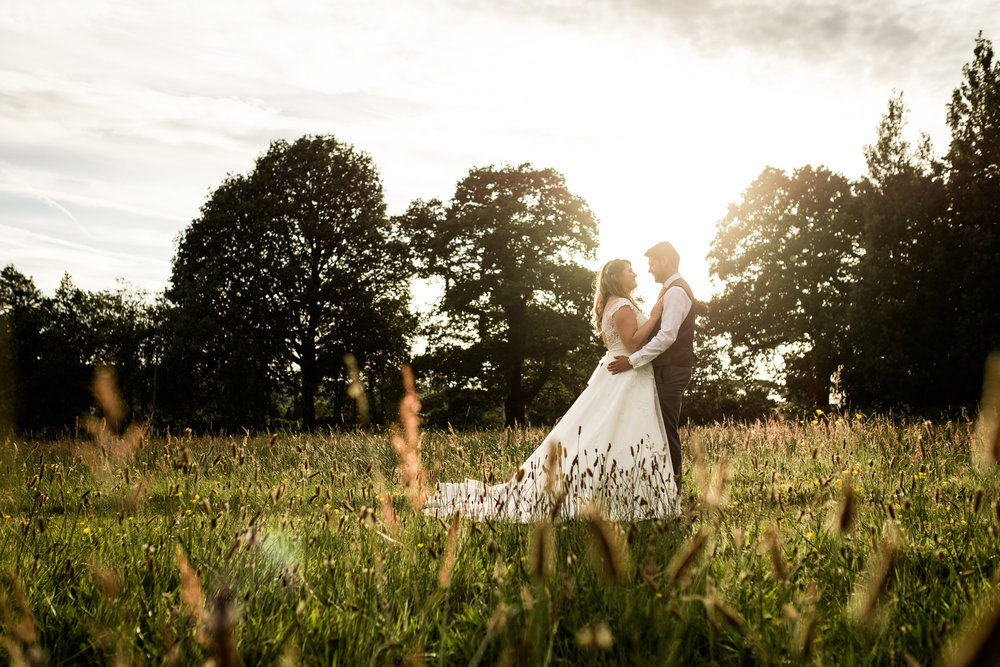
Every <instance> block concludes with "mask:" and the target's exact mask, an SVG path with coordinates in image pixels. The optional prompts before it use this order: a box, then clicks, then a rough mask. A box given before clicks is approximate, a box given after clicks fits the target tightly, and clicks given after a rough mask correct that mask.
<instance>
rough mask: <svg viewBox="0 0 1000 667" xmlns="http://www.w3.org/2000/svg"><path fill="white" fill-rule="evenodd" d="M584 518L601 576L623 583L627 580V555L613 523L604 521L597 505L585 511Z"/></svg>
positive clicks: (592, 505) (590, 506)
mask: <svg viewBox="0 0 1000 667" xmlns="http://www.w3.org/2000/svg"><path fill="white" fill-rule="evenodd" d="M584 516H585V517H586V519H587V528H588V530H589V533H590V538H591V540H590V541H591V547H592V551H593V554H594V558H595V560H597V561H598V563H599V564H600V572H601V574H602V575H603V576H604V578H605V579H608V580H609V581H622V580H623V579H624V578H625V563H626V554H625V545H624V544H623V540H622V538H621V536H620V535H618V533H617V532H616V531H615V530H614V528H613V527H612V523H611V522H610V521H607V520H605V519H604V517H603V516H602V515H601V511H600V509H599V508H598V507H597V506H596V505H594V504H591V505H589V506H588V507H587V508H586V509H585V510H584Z"/></svg>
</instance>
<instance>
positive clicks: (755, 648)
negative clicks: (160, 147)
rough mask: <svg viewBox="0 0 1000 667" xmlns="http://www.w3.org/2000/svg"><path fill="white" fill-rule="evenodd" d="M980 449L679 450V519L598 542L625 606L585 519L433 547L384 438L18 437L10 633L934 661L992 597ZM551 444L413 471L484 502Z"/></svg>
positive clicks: (902, 432)
mask: <svg viewBox="0 0 1000 667" xmlns="http://www.w3.org/2000/svg"><path fill="white" fill-rule="evenodd" d="M970 428H971V427H970V425H969V424H966V423H939V424H930V423H923V422H906V421H903V422H897V421H891V420H888V419H882V418H871V417H858V416H827V415H816V417H815V419H812V420H807V421H805V422H792V421H773V420H772V421H767V422H758V423H756V424H752V425H749V426H732V425H722V426H713V427H710V428H689V429H686V430H685V431H684V432H683V434H682V436H683V438H684V442H685V445H686V450H687V453H688V456H689V457H690V458H689V462H690V467H689V470H690V471H691V472H690V474H689V475H688V476H687V477H686V480H685V488H684V515H683V516H682V517H681V518H679V519H675V520H670V521H647V522H639V523H634V524H631V523H627V522H626V523H622V524H621V525H618V524H614V525H612V526H611V528H612V530H611V531H610V532H609V535H611V539H612V546H613V547H615V548H617V549H619V550H620V555H622V556H624V558H623V560H622V563H623V572H622V575H621V577H620V579H619V580H618V581H617V582H615V581H610V580H608V579H606V578H605V577H604V575H603V566H602V564H601V562H600V560H599V558H598V557H597V556H596V554H595V552H594V551H593V550H592V540H593V539H594V534H593V533H592V532H591V531H590V530H589V529H588V525H587V524H586V522H585V521H582V520H571V521H565V522H560V523H556V524H554V525H553V526H551V527H548V526H545V525H542V526H521V525H509V524H473V523H470V522H467V521H464V520H462V521H460V522H459V523H458V525H457V529H456V530H455V531H454V532H453V533H452V535H453V536H452V538H451V539H449V532H450V529H451V522H450V521H444V520H442V521H439V520H437V519H434V518H431V517H426V516H423V515H421V514H418V513H414V512H413V511H412V509H411V507H410V505H409V503H408V501H407V500H406V498H405V494H404V493H403V488H402V486H401V484H400V482H399V476H398V473H397V463H398V462H397V460H396V458H395V454H394V453H393V451H392V448H391V446H390V444H389V436H388V434H386V433H369V434H362V433H354V434H329V435H326V434H318V433H313V434H296V435H291V434H279V435H278V436H277V438H275V439H271V438H266V437H259V438H248V439H244V438H242V437H239V438H197V437H195V438H183V439H178V438H170V437H162V436H160V437H155V438H151V439H149V440H146V441H143V442H141V443H140V444H139V446H138V448H137V449H135V450H122V449H120V448H118V447H116V446H115V443H116V442H117V441H115V440H111V441H105V442H103V444H104V447H103V448H98V447H97V446H96V443H91V442H85V441H72V440H63V441H60V442H56V443H37V442H32V441H25V440H6V441H4V442H3V443H2V444H3V446H2V447H0V452H2V454H0V488H2V489H3V491H2V492H0V572H3V576H2V577H0V597H2V598H4V600H5V602H6V605H5V608H6V609H7V613H5V614H4V616H3V619H2V627H0V634H2V635H3V640H4V641H3V646H4V647H5V650H7V651H8V652H10V653H11V658H12V661H14V662H16V660H14V654H15V653H16V652H20V653H19V654H20V655H24V656H43V655H44V656H47V659H48V662H49V663H50V664H64V663H68V662H76V663H81V662H86V663H91V664H93V663H109V662H112V661H118V662H123V663H140V662H143V663H165V662H166V663H169V662H174V661H176V662H177V663H178V664H203V663H204V662H205V660H206V659H208V658H210V657H212V656H213V654H216V653H217V651H218V648H219V646H220V645H221V644H222V643H223V642H224V640H225V639H226V638H227V637H228V638H231V639H232V641H233V643H234V645H235V651H236V653H237V654H238V656H239V658H240V659H241V661H242V663H243V664H273V663H275V662H277V661H278V660H293V661H294V660H296V659H297V660H298V661H301V663H302V664H324V665H326V664H357V663H359V662H364V663H368V662H370V661H372V660H373V658H374V662H376V663H383V662H385V663H393V664H398V663H401V662H404V661H423V662H424V663H429V662H444V663H447V664H455V663H468V662H475V661H479V662H480V663H481V664H493V663H496V662H500V661H518V662H526V663H542V662H544V661H546V660H549V661H551V662H552V663H553V664H581V663H599V664H622V663H630V664H654V663H655V664H677V663H685V662H688V663H692V664H701V663H704V662H706V661H711V662H713V663H717V664H748V663H757V664H759V663H767V664H832V663H837V664H890V663H899V662H903V661H904V660H905V659H906V655H907V654H909V656H911V657H912V658H913V659H914V660H916V661H917V662H919V663H921V664H928V663H932V662H936V661H938V660H939V659H940V658H941V656H942V654H943V653H944V652H945V650H946V649H947V647H948V646H949V645H950V644H953V643H966V642H968V637H969V635H968V634H967V633H966V632H965V631H964V630H963V627H964V622H965V621H967V620H974V619H975V618H976V617H977V614H979V613H980V612H979V611H978V610H977V606H976V602H977V600H979V599H981V598H984V597H985V596H986V595H988V594H989V592H990V591H991V589H992V588H993V587H994V586H995V583H994V582H995V577H996V576H997V565H998V561H997V549H998V545H1000V543H998V515H997V514H996V508H997V502H998V500H1000V497H998V495H997V489H998V488H1000V485H998V482H1000V478H998V476H997V475H998V473H997V471H996V469H995V468H992V469H989V470H980V469H978V468H975V467H973V466H971V465H970V452H969V446H968V442H969V437H970ZM543 435H544V434H543V432H542V431H539V430H529V431H526V430H514V431H511V430H506V431H499V430H495V431H488V432H479V433H471V432H468V433H460V434H457V435H456V434H449V433H442V432H426V433H424V435H423V439H422V446H421V452H422V456H423V458H424V463H425V464H426V465H427V467H428V468H429V470H430V474H431V480H430V481H431V482H434V481H436V480H437V479H442V480H457V479H463V478H464V477H474V478H478V479H488V480H490V479H491V480H494V481H500V480H503V479H505V478H506V477H508V476H509V475H511V474H513V472H514V471H515V470H516V467H517V465H518V464H519V463H520V462H521V461H522V460H523V459H524V457H525V456H526V455H527V454H528V453H529V452H530V451H531V450H532V449H533V448H534V447H535V446H536V445H537V443H538V442H539V441H540V440H541V438H542V437H543ZM845 488H853V497H854V498H855V504H854V508H855V509H854V512H853V515H852V519H853V520H852V521H850V522H848V523H847V525H848V526H849V527H848V529H847V530H844V531H842V530H840V529H839V528H838V526H839V525H840V524H841V523H842V522H841V521H840V517H839V516H838V512H837V507H838V506H839V505H840V504H841V503H842V502H843V498H844V497H845V491H844V489H845ZM540 537H541V538H545V539H548V540H550V542H548V543H549V544H550V545H551V547H552V550H553V553H552V556H551V560H548V561H546V562H548V563H549V565H548V566H547V567H540V566H538V565H535V564H534V562H535V561H534V560H533V559H534V558H535V556H534V553H535V551H534V549H535V546H534V545H536V544H537V543H538V541H539V538H540ZM615 545H617V546H615ZM449 553H451V554H453V556H454V561H453V562H454V566H453V567H451V568H450V569H447V568H446V564H447V563H448V561H449V558H448V555H449ZM178 554H180V556H178ZM887 557H891V561H890V564H891V568H890V569H889V570H888V575H887V576H885V577H884V578H879V577H877V576H875V575H877V574H878V567H876V565H877V563H879V562H880V561H881V560H883V559H885V558H887ZM443 572H444V573H445V574H444V575H443V574H442V573H443ZM18 590H20V594H19V592H18ZM223 591H228V597H227V596H226V594H223ZM869 597H870V599H871V600H872V601H873V603H872V605H871V609H870V611H869V613H867V614H864V613H860V611H863V609H862V607H861V606H859V605H858V602H860V601H862V600H864V599H867V598H869ZM225 599H228V600H229V601H230V602H229V604H228V605H227V607H226V608H227V609H228V613H227V614H225V615H220V614H218V613H217V612H218V609H219V603H220V600H225ZM227 619H228V622H227Z"/></svg>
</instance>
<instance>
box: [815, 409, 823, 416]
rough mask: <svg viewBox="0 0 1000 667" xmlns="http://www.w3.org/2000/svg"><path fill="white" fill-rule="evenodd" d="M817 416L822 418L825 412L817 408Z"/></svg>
mask: <svg viewBox="0 0 1000 667" xmlns="http://www.w3.org/2000/svg"><path fill="white" fill-rule="evenodd" d="M816 414H817V415H819V416H820V417H822V416H823V415H824V412H823V411H822V410H820V409H819V408H816Z"/></svg>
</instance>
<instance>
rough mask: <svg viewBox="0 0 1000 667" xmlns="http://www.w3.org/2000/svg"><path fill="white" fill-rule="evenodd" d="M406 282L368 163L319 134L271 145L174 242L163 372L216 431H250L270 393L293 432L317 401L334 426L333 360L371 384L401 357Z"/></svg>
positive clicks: (339, 394)
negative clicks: (171, 371)
mask: <svg viewBox="0 0 1000 667" xmlns="http://www.w3.org/2000/svg"><path fill="white" fill-rule="evenodd" d="M409 277H410V267H409V262H408V259H407V253H406V252H405V248H404V246H403V245H402V243H401V242H400V240H399V239H398V237H397V235H396V234H395V231H394V227H393V225H392V223H391V221H390V220H389V219H388V217H387V216H386V213H385V202H384V197H383V191H382V184H381V180H380V177H379V175H378V172H377V170H376V168H375V166H374V164H373V163H372V161H371V158H370V157H369V156H368V155H366V154H364V153H360V152H358V151H355V150H354V148H353V147H351V146H349V145H347V144H344V143H341V142H339V141H337V140H336V139H335V138H334V137H332V136H306V137H303V138H301V139H299V140H297V141H295V142H294V143H291V144H290V143H288V142H285V141H280V140H279V141H275V142H274V143H272V144H271V147H270V149H269V150H268V151H267V152H266V153H265V154H263V155H262V156H261V157H260V158H258V159H257V161H256V164H255V166H254V169H253V171H252V172H251V173H249V174H247V175H236V176H230V177H229V178H227V179H226V181H225V182H224V183H223V184H222V185H220V186H219V187H218V188H217V189H216V190H215V191H214V192H213V193H212V195H211V196H210V197H209V200H208V201H207V202H206V204H205V206H204V207H203V208H202V212H201V216H200V217H199V218H198V219H197V220H195V221H194V222H193V223H192V224H191V226H190V227H189V228H188V230H187V231H186V232H185V233H184V235H183V237H182V238H181V241H180V244H179V247H178V250H177V255H176V257H175V258H174V264H173V275H172V278H171V286H170V288H169V289H168V291H167V299H168V301H169V303H170V305H171V308H172V312H173V321H174V322H175V326H174V339H173V340H174V345H173V348H174V349H176V350H177V357H176V359H175V362H176V363H175V367H176V368H177V369H179V370H180V371H181V372H185V371H187V374H188V378H187V379H188V382H189V383H190V385H191V386H192V387H194V388H195V391H193V392H191V396H192V397H195V398H194V400H196V401H198V403H199V404H202V405H213V403H214V404H215V405H216V406H217V409H218V411H219V418H220V419H221V421H222V422H224V423H228V424H231V425H241V424H245V423H251V424H260V423H262V421H263V419H264V418H265V417H266V416H267V415H273V414H275V413H276V412H277V409H276V405H275V403H274V401H275V400H276V395H277V394H278V393H279V390H280V389H281V387H282V386H288V387H291V388H292V400H293V403H294V405H293V407H292V410H291V411H292V413H293V414H297V415H298V416H300V417H301V419H302V422H303V424H304V425H305V427H307V428H312V427H314V426H315V425H316V422H317V416H316V401H317V398H318V395H319V394H320V392H321V391H324V390H325V391H326V392H327V393H328V397H329V399H330V402H331V403H332V410H333V413H334V416H333V419H334V421H341V420H343V419H345V416H344V415H345V410H346V411H348V412H349V411H350V407H349V406H348V405H346V404H345V397H346V386H345V374H344V366H343V359H344V355H345V354H347V353H351V354H353V355H354V356H355V357H356V358H357V359H358V361H359V363H360V365H361V368H362V371H363V372H365V373H366V374H367V375H368V376H369V377H370V378H371V377H379V373H384V367H385V366H387V365H395V364H398V363H399V362H400V361H401V360H402V359H403V358H404V356H405V354H406V352H407V340H406V335H407V334H408V333H409V331H410V330H411V329H412V318H411V316H410V314H409V311H408V303H409V284H408V280H409ZM218 396H224V397H225V399H224V400H222V401H217V402H216V401H213V400H212V397H218ZM242 397H245V398H242Z"/></svg>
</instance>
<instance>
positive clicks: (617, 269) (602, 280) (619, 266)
mask: <svg viewBox="0 0 1000 667" xmlns="http://www.w3.org/2000/svg"><path fill="white" fill-rule="evenodd" d="M631 266H632V262H630V261H628V260H627V259H613V260H611V261H610V262H608V263H607V264H605V265H604V267H603V268H602V269H601V270H600V271H598V273H597V280H596V281H595V284H596V288H595V289H594V317H593V319H592V320H591V323H592V324H593V325H594V333H596V334H597V335H598V336H600V335H601V333H602V332H601V320H602V319H603V318H604V309H605V307H607V305H608V300H609V299H612V298H614V297H622V298H625V299H628V300H629V301H631V302H632V305H634V306H635V307H636V308H638V307H639V306H638V304H636V302H635V298H634V297H633V296H632V292H633V290H629V289H625V286H624V285H623V284H622V274H623V273H624V272H625V269H627V268H629V267H631Z"/></svg>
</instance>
